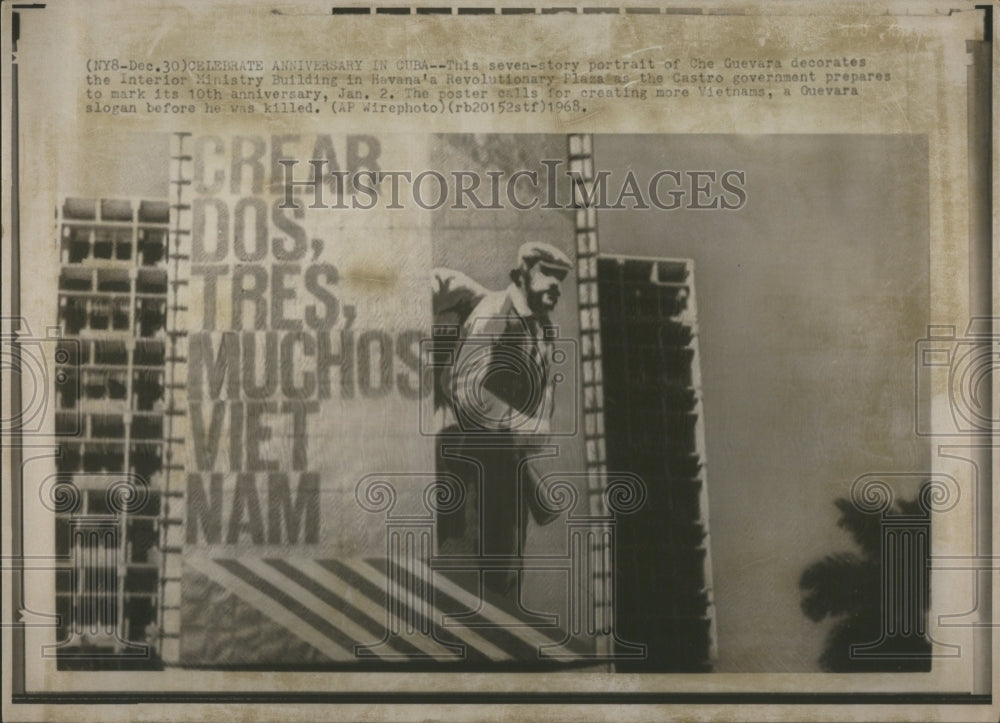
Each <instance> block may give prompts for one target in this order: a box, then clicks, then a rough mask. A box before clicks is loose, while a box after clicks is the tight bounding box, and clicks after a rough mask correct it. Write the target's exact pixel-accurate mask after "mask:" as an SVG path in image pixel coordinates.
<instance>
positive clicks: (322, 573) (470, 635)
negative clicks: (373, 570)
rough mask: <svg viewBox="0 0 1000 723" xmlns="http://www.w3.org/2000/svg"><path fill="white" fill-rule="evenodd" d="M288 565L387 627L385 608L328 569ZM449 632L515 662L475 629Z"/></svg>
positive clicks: (308, 564)
mask: <svg viewBox="0 0 1000 723" xmlns="http://www.w3.org/2000/svg"><path fill="white" fill-rule="evenodd" d="M288 562H289V563H290V564H292V565H294V566H295V567H296V568H298V569H299V570H300V571H302V572H303V573H305V574H307V575H309V577H311V578H312V579H313V580H315V581H316V582H317V583H318V584H320V585H322V586H323V587H325V588H327V589H328V590H332V591H334V592H336V593H337V594H339V595H340V596H341V597H343V598H344V599H345V600H346V601H347V602H349V603H350V604H351V605H353V606H354V607H356V608H357V609H358V610H360V611H361V612H363V613H364V614H365V615H367V616H368V617H370V618H372V619H373V620H374V621H375V622H377V623H378V624H379V625H385V618H386V608H385V606H383V605H379V604H378V603H377V602H375V601H374V600H372V599H371V598H369V597H367V596H365V595H362V594H360V593H358V594H357V595H352V594H351V593H354V592H356V591H355V589H354V588H353V587H351V586H350V584H349V583H348V582H347V581H345V580H343V579H341V578H340V577H338V576H337V575H335V574H334V573H332V572H331V571H330V570H328V569H327V568H325V567H323V566H322V565H320V564H318V563H317V562H315V561H314V560H303V559H296V560H289V561H288ZM341 562H343V561H341ZM348 567H351V569H352V570H353V569H355V568H354V567H353V566H351V565H348ZM366 572H367V571H358V574H360V575H363V576H365V577H366V578H367V579H371V578H368V576H367V574H366ZM421 573H422V574H424V575H426V572H425V571H424V570H421ZM425 579H426V578H425ZM372 582H373V583H374V584H376V585H377V586H378V587H379V588H380V589H384V587H385V577H384V576H383V577H382V579H381V580H380V581H379V582H375V581H374V580H372ZM342 588H347V589H346V590H345V589H342ZM438 612H439V611H438V610H437V609H436V608H435V609H433V613H432V615H433V618H432V620H433V622H434V624H437V613H438ZM448 632H450V633H451V634H452V635H454V636H455V637H456V638H458V639H459V640H461V641H462V642H463V643H465V644H466V645H468V646H469V647H471V648H474V649H475V650H477V651H479V652H480V653H482V654H483V655H485V656H486V657H487V658H489V659H490V660H513V656H511V655H510V653H508V652H507V651H505V650H504V649H503V648H500V647H497V646H496V645H494V644H493V643H491V642H490V641H489V640H487V639H486V638H484V637H483V636H482V635H480V634H479V633H477V632H476V631H475V630H471V629H469V628H449V629H448ZM407 640H408V641H409V642H412V643H414V644H416V643H417V640H413V639H410V638H407Z"/></svg>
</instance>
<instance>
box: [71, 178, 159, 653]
mask: <svg viewBox="0 0 1000 723" xmlns="http://www.w3.org/2000/svg"><path fill="white" fill-rule="evenodd" d="M57 216H58V224H59V233H60V266H61V268H60V274H59V311H58V318H59V325H60V331H61V334H62V341H61V342H60V348H61V349H62V351H63V352H64V353H63V354H60V355H58V356H57V360H58V361H57V365H58V368H57V374H61V375H65V378H66V382H65V383H63V384H61V385H60V387H59V389H60V394H59V398H58V407H57V412H56V427H57V430H56V431H57V433H60V434H66V435H69V436H65V437H62V438H61V439H62V443H61V450H60V454H59V456H58V458H57V460H56V467H57V474H58V476H59V478H60V481H61V482H62V483H64V484H69V485H71V486H72V487H73V488H75V490H76V491H77V492H78V497H79V501H78V502H77V503H76V504H75V505H74V506H73V507H72V508H70V509H66V510H62V511H60V512H59V513H58V514H57V516H56V552H57V554H59V555H69V556H71V559H72V561H73V566H72V569H71V570H68V571H63V572H61V573H59V574H58V575H57V583H56V590H57V592H56V595H57V610H58V613H59V614H60V616H61V617H60V628H59V630H58V632H57V639H58V640H59V641H60V642H59V645H58V646H57V647H56V654H57V657H58V659H59V662H60V665H72V664H73V663H72V662H71V661H77V662H76V664H77V665H81V666H84V667H101V666H105V665H110V666H113V667H134V666H137V665H139V666H141V665H149V664H150V663H152V662H153V661H155V659H156V657H157V656H156V653H157V650H156V648H157V647H158V641H159V636H158V632H157V625H158V620H159V616H160V613H161V611H160V609H159V608H160V597H161V596H160V587H161V583H162V581H161V577H162V574H161V570H162V559H161V558H162V555H163V552H164V551H163V550H162V549H161V548H162V545H161V542H160V541H161V527H162V523H163V520H162V517H163V515H162V514H161V512H162V508H163V495H162V493H163V481H162V475H163V471H164V460H165V459H166V457H167V455H166V447H168V445H169V444H170V442H171V440H170V438H169V435H168V434H167V433H166V432H167V429H168V426H169V425H168V424H166V423H165V422H166V413H167V406H166V399H167V394H166V384H167V376H166V375H167V365H168V350H169V348H170V346H171V345H170V339H169V333H168V330H167V318H168V297H169V288H168V286H169V285H168V278H167V255H168V236H169V231H170V229H169V221H170V207H169V204H168V202H167V201H165V200H163V201H150V200H138V199H114V200H109V199H103V200H100V201H97V200H92V199H81V198H68V199H66V200H65V202H64V203H63V205H62V207H61V208H60V209H58V210H57ZM88 530H89V532H88ZM95 531H96V532H95ZM142 645H147V646H148V647H147V648H145V649H143V648H141V647H139V646H142Z"/></svg>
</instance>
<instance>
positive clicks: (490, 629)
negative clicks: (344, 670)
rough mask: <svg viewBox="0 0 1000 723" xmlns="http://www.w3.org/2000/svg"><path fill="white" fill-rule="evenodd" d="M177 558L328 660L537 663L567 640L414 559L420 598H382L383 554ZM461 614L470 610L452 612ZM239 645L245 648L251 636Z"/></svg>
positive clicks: (394, 570) (209, 629)
mask: <svg viewBox="0 0 1000 723" xmlns="http://www.w3.org/2000/svg"><path fill="white" fill-rule="evenodd" d="M184 564H185V565H187V566H189V568H190V569H191V570H194V571H196V572H197V573H199V574H200V575H202V576H204V577H205V578H207V579H208V580H210V581H211V582H212V583H213V584H214V585H216V586H218V587H220V588H222V589H224V592H225V594H228V595H231V596H233V597H235V598H236V599H238V600H239V601H241V602H242V603H243V604H246V605H249V606H250V607H251V608H253V609H255V610H257V611H258V612H259V613H261V614H263V615H264V616H266V618H267V619H269V620H270V621H272V622H273V623H274V624H275V625H276V626H278V628H277V629H279V630H286V631H288V633H290V634H292V635H294V636H295V637H296V638H298V639H299V640H301V641H302V642H303V643H305V644H307V645H308V646H311V647H312V648H315V649H316V650H318V651H319V652H321V653H322V654H323V655H324V656H326V657H327V658H329V660H330V661H331V663H334V664H335V663H341V664H343V663H360V662H367V663H378V661H380V660H381V661H383V662H387V663H388V662H393V663H399V662H409V661H411V660H412V661H417V660H423V661H428V660H430V661H441V662H452V663H459V664H460V663H463V662H466V663H473V664H480V665H482V664H485V665H489V664H505V663H506V664H510V663H516V662H536V663H537V662H539V661H540V660H541V659H542V656H541V655H540V650H541V649H542V648H543V647H544V646H552V645H553V644H554V643H559V642H563V638H564V637H566V635H565V633H564V632H563V631H562V630H560V629H559V628H556V627H554V626H551V625H548V626H543V627H536V626H534V625H533V624H532V621H531V620H528V619H524V618H522V617H519V616H518V614H517V612H516V611H511V610H505V609H503V608H501V607H499V606H498V605H496V604H493V603H491V602H488V601H483V600H482V599H481V597H480V595H479V591H478V590H473V589H469V587H470V586H469V585H468V584H466V585H462V584H459V583H458V582H456V581H455V580H453V579H449V578H448V577H446V576H445V575H443V574H441V573H432V571H431V570H430V568H429V567H428V566H427V565H426V564H425V563H422V562H419V563H417V564H414V565H408V568H409V571H408V572H406V574H407V575H410V576H412V577H411V579H410V582H412V583H415V584H413V585H411V586H410V587H411V588H412V589H417V590H425V591H426V592H425V595H426V598H425V599H423V600H420V601H415V599H414V597H413V595H412V594H411V595H399V596H396V597H394V598H392V599H387V595H386V590H387V589H393V588H391V587H390V586H389V584H388V580H389V578H390V576H392V575H395V576H396V578H397V579H398V578H399V577H401V576H402V575H403V573H404V571H403V570H401V569H399V567H397V566H393V565H390V564H387V563H386V561H384V560H363V559H348V560H329V559H327V560H313V559H307V558H285V559H278V558H268V559H261V558H240V559H235V558H215V559H207V558H196V557H189V558H187V559H185V561H184ZM432 580H433V587H432V585H431V583H432ZM387 602H388V603H391V604H387ZM192 607H193V608H194V610H193V611H192V612H189V616H197V615H198V612H197V606H192ZM462 612H464V613H474V614H473V615H472V616H461V615H460V616H458V617H456V616H455V614H456V613H462ZM189 622H190V624H191V627H192V629H194V628H196V627H197V628H198V629H199V630H200V631H201V633H200V634H203V635H209V636H211V635H227V634H231V633H227V632H226V631H222V630H216V629H215V628H214V627H213V626H211V625H201V626H198V625H197V620H190V621H189ZM393 631H394V632H395V634H392V632H393ZM182 634H183V630H182ZM570 642H571V645H570V647H571V648H572V649H574V650H576V649H578V650H579V655H580V657H581V658H586V657H588V656H589V655H592V654H593V651H592V650H589V649H588V647H587V646H586V644H584V643H580V642H579V641H570ZM245 644H249V645H253V640H252V639H250V640H249V641H247V642H246V643H245ZM209 647H211V646H209ZM184 662H186V663H188V664H210V663H225V662H227V661H220V660H211V661H199V660H190V659H189V660H185V661H184ZM273 662H274V663H276V664H283V663H288V662H301V661H289V660H284V659H280V660H274V661H273Z"/></svg>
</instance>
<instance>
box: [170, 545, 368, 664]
mask: <svg viewBox="0 0 1000 723" xmlns="http://www.w3.org/2000/svg"><path fill="white" fill-rule="evenodd" d="M184 564H185V565H188V566H190V567H191V568H192V569H194V570H196V571H197V572H199V573H201V574H202V575H204V576H205V577H207V578H208V579H209V580H211V581H212V582H214V583H216V584H219V585H221V586H222V587H224V588H226V589H227V590H229V591H230V592H232V593H233V594H235V595H236V596H237V597H239V598H240V599H241V600H243V601H244V602H246V603H247V604H248V605H250V606H252V607H254V608H256V609H257V610H259V611H260V612H262V613H263V614H264V615H266V616H267V617H269V618H271V619H272V620H273V621H274V622H276V623H277V624H278V625H280V626H281V627H283V628H285V629H287V630H289V631H290V632H292V633H294V634H295V635H297V636H298V637H299V638H301V639H302V640H304V641H305V642H307V643H309V645H311V646H312V647H314V648H316V649H317V650H319V651H320V652H321V653H323V654H324V655H326V656H327V657H328V658H330V659H331V660H354V659H355V658H354V651H353V650H346V649H345V648H342V647H341V646H339V645H337V644H336V643H335V642H334V641H332V640H330V639H329V638H328V637H327V636H326V635H325V634H324V633H322V632H320V631H319V630H317V629H316V628H314V627H313V626H312V625H310V624H309V623H307V622H306V621H304V620H303V619H302V618H300V617H299V616H298V615H295V614H294V613H293V612H292V611H290V610H288V609H287V608H285V607H283V606H282V605H281V604H280V603H278V602H277V601H275V600H274V599H273V598H271V596H269V595H268V594H267V593H265V592H263V591H262V590H258V589H257V588H255V587H254V586H253V585H251V584H250V583H248V582H246V581H245V580H243V579H242V578H240V577H239V576H237V575H234V574H233V573H231V572H229V570H227V569H225V568H224V567H222V566H221V565H217V564H215V562H214V561H212V560H208V559H204V558H195V557H189V558H185V560H184Z"/></svg>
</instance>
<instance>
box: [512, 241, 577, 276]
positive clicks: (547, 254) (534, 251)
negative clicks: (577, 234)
mask: <svg viewBox="0 0 1000 723" xmlns="http://www.w3.org/2000/svg"><path fill="white" fill-rule="evenodd" d="M517 263H518V265H519V266H520V265H525V266H531V265H532V264H536V263H537V264H544V265H545V266H551V267H553V268H555V269H559V270H561V271H564V272H569V271H572V270H573V262H572V261H570V260H569V257H568V256H567V255H566V254H564V253H563V252H562V251H560V250H559V249H557V248H556V247H555V246H553V245H552V244H547V243H543V242H542V241H528V242H527V243H524V244H521V248H520V249H518V251H517Z"/></svg>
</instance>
